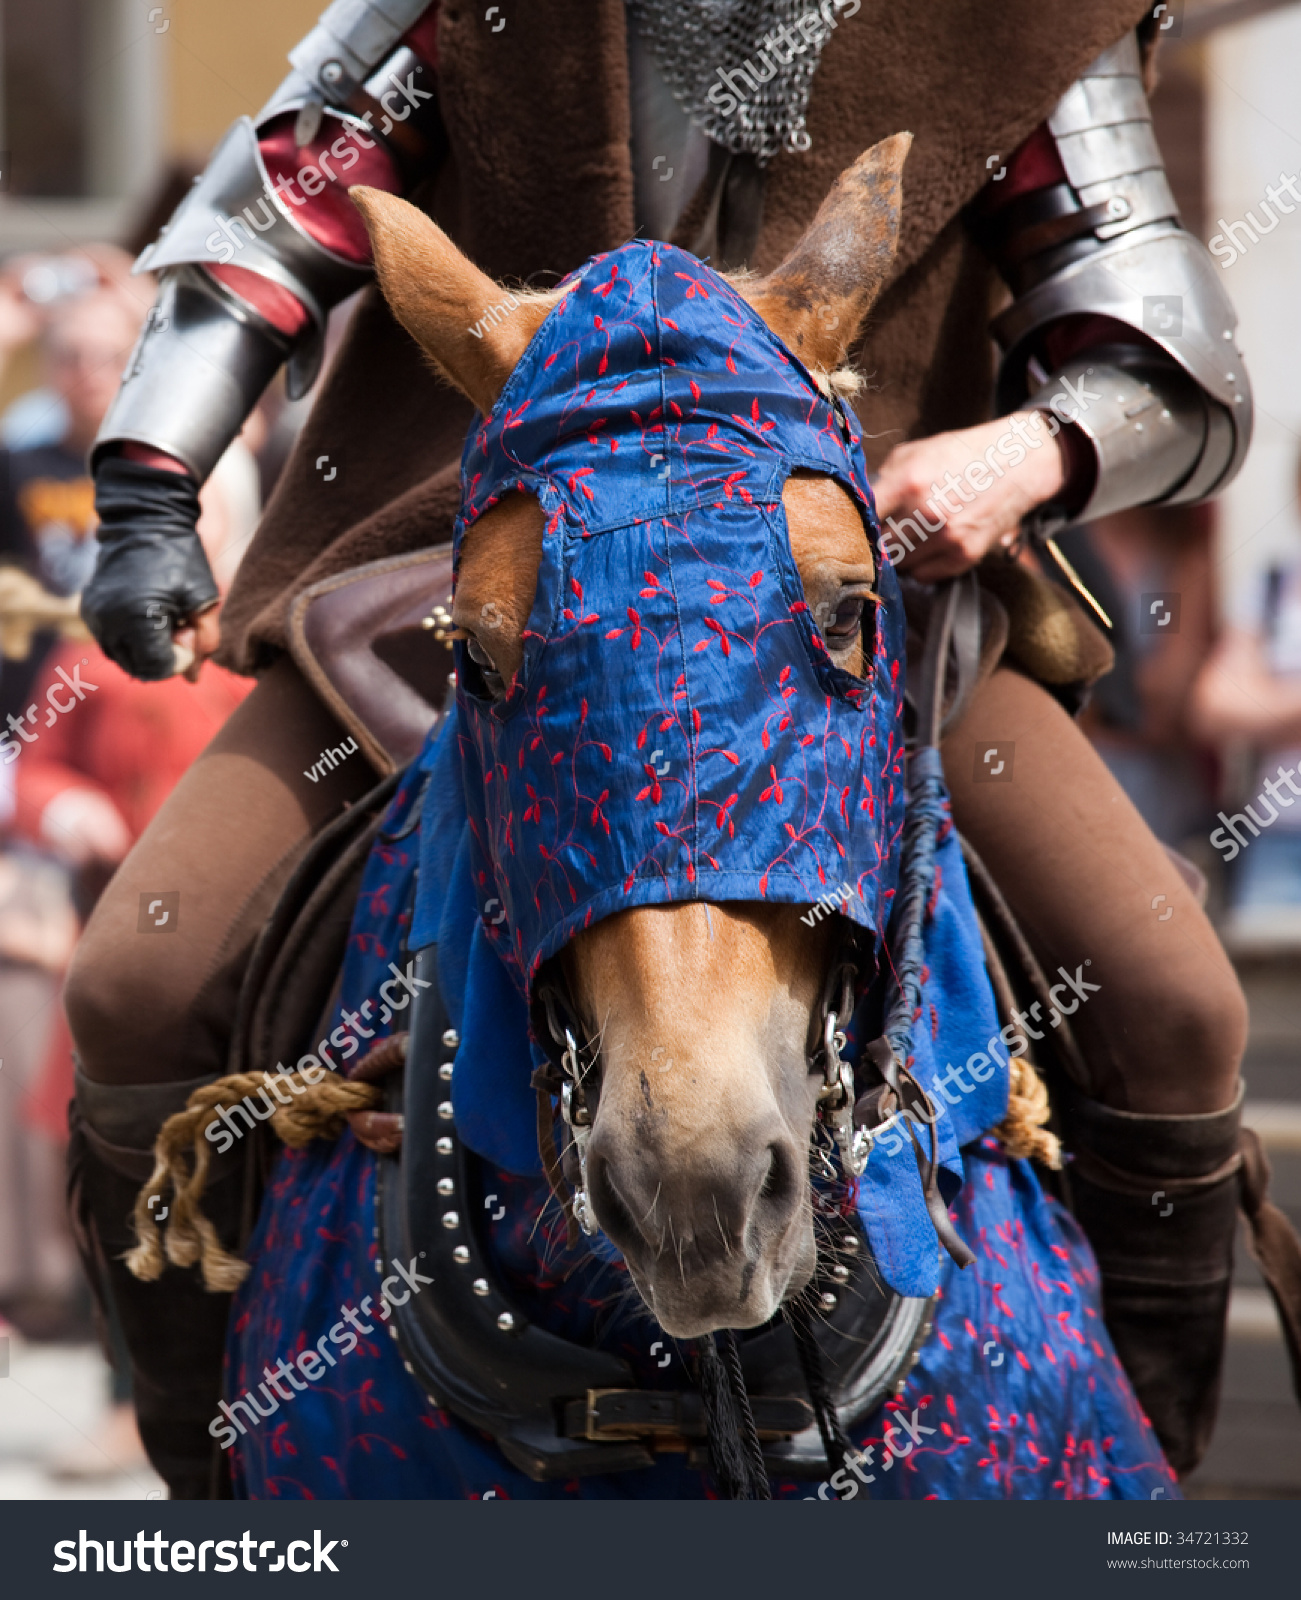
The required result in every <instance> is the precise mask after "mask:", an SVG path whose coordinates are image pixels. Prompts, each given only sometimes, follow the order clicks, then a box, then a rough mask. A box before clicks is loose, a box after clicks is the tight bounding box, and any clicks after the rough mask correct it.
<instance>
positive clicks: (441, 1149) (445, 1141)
mask: <svg viewBox="0 0 1301 1600" xmlns="http://www.w3.org/2000/svg"><path fill="white" fill-rule="evenodd" d="M434 1149H435V1150H437V1151H438V1153H439V1155H440V1156H450V1155H451V1153H452V1141H451V1140H450V1139H449V1138H448V1137H447V1135H446V1134H444V1135H443V1137H442V1138H441V1139H440V1140H439V1141H438V1143H437V1144H436V1145H435V1146H434Z"/></svg>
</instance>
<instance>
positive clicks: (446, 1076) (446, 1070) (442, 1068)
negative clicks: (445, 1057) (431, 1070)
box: [438, 1061, 452, 1083]
mask: <svg viewBox="0 0 1301 1600" xmlns="http://www.w3.org/2000/svg"><path fill="white" fill-rule="evenodd" d="M438 1076H439V1077H440V1078H441V1079H442V1080H443V1082H444V1083H450V1082H451V1078H452V1063H451V1062H450V1061H444V1062H442V1063H441V1064H440V1065H439V1068H438Z"/></svg>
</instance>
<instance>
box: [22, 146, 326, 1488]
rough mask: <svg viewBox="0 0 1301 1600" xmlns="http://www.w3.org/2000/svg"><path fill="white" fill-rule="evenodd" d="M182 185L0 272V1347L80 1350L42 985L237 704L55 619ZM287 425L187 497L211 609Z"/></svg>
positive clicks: (88, 519)
mask: <svg viewBox="0 0 1301 1600" xmlns="http://www.w3.org/2000/svg"><path fill="white" fill-rule="evenodd" d="M190 176H191V174H188V173H177V174H174V175H173V177H172V178H171V179H170V180H169V183H168V185H167V192H165V193H164V194H161V195H160V196H159V198H158V203H157V205H156V206H154V207H151V208H150V210H151V214H150V215H149V216H147V217H146V218H145V219H143V221H142V225H141V229H140V237H139V238H138V239H133V240H129V241H127V245H128V248H122V247H119V246H118V245H116V244H110V243H100V244H89V245H85V246H81V247H79V248H76V249H71V250H68V251H66V252H62V253H60V254H56V255H40V256H37V255H18V256H10V257H9V258H7V259H0V1337H3V1336H5V1335H6V1334H7V1333H9V1332H10V1331H11V1330H12V1332H13V1333H15V1334H16V1335H17V1336H18V1337H20V1338H25V1339H28V1340H34V1341H73V1342H85V1341H88V1340H90V1339H92V1338H93V1337H94V1331H93V1325H92V1307H91V1304H90V1300H89V1295H88V1292H87V1291H86V1289H85V1287H84V1285H83V1284H82V1282H81V1279H80V1273H79V1270H78V1268H77V1264H76V1258H75V1253H74V1250H73V1247H72V1243H71V1239H70V1236H69V1232H68V1225H67V1222H66V1218H65V1214H64V1204H63V1173H62V1168H63V1145H64V1141H65V1138H66V1120H67V1104H68V1101H69V1099H70V1097H71V1092H72V1054H71V1049H72V1047H71V1040H70V1038H69V1035H68V1032H67V1026H66V1023H65V1021H64V1018H63V1011H62V1006H61V1004H60V991H61V986H62V982H63V976H64V973H65V971H66V969H67V965H68V962H69V959H70V957H71V954H72V949H73V946H74V944H75V941H76V939H77V935H78V930H79V928H80V927H81V925H82V924H83V923H84V920H85V918H86V917H87V915H88V914H89V912H90V909H91V908H92V906H93V905H94V903H95V900H96V898H97V897H98V895H99V893H100V892H101V891H102V889H103V887H104V885H105V883H107V881H108V879H109V877H110V876H111V875H112V873H113V872H114V871H115V870H116V868H117V867H118V866H119V865H120V864H121V862H122V861H123V860H124V859H125V857H126V856H127V854H128V852H129V851H130V849H131V847H132V845H133V844H134V842H135V841H136V840H137V839H138V838H139V837H140V835H141V833H142V832H143V831H144V829H145V827H146V825H147V824H148V822H149V821H150V819H151V818H152V817H153V815H154V813H155V812H156V811H157V810H158V807H159V806H160V805H161V804H162V802H163V800H164V798H165V797H166V796H167V794H168V793H169V791H170V790H171V788H172V786H173V785H174V784H175V783H176V781H177V779H178V778H179V777H180V775H181V774H182V772H184V770H185V769H186V767H187V766H188V765H189V764H190V762H191V761H193V759H194V758H195V756H197V755H198V753H199V751H200V750H202V749H203V747H204V746H205V745H206V744H207V743H208V742H209V740H210V739H211V738H212V737H213V735H214V734H215V733H216V731H217V729H218V728H219V727H220V726H221V724H222V723H223V722H224V720H225V719H226V717H227V716H229V714H230V712H231V711H232V710H233V709H234V707H235V706H236V705H237V704H238V703H239V702H240V700H241V699H242V698H243V697H244V695H245V694H247V693H248V691H249V689H250V688H251V687H252V684H251V682H250V681H249V680H247V679H242V678H237V677H235V676H234V675H233V674H231V673H228V672H226V671H225V670H224V669H222V668H220V667H217V666H214V665H212V664H208V665H206V666H205V667H204V668H203V669H202V671H201V672H200V673H199V674H198V676H197V680H196V681H194V682H188V681H186V680H185V679H182V678H174V679H171V680H169V681H167V682H164V683H156V684H142V683H138V682H136V681H135V680H133V679H131V678H130V677H128V676H127V675H126V674H125V673H124V672H122V671H121V670H120V669H119V668H117V667H116V666H114V665H113V663H112V662H110V661H109V660H108V659H107V657H106V656H105V655H104V654H103V652H102V651H101V650H100V649H99V647H98V646H97V645H96V644H95V642H94V641H93V640H92V639H91V638H90V637H89V635H88V634H87V633H86V631H85V629H84V627H83V626H82V625H81V623H80V621H79V619H78V615H77V609H78V600H77V597H78V593H79V591H80V590H81V588H82V587H83V585H84V584H85V582H86V580H87V578H88V577H89V575H90V573H91V571H92V570H93V568H94V564H95V559H96V552H97V548H98V546H97V544H96V540H95V527H96V519H95V509H94V492H93V485H92V482H91V478H90V476H89V474H88V472H87V452H88V449H89V447H90V445H91V442H92V441H93V439H94V437H95V434H96V432H97V431H98V428H99V425H100V422H101V420H102V418H103V416H104V413H105V411H106V410H107V408H108V406H109V404H110V402H111V400H112V399H113V396H114V394H115V393H116V391H117V387H118V384H119V382H120V380H121V378H122V375H123V372H124V371H125V369H126V366H127V363H128V361H129V360H130V357H131V353H132V350H133V347H134V345H135V341H136V338H137V336H138V334H139V331H140V327H141V324H142V322H143V319H144V317H145V316H146V314H147V312H148V308H149V307H150V305H151V304H152V302H153V298H154V291H155V284H154V281H153V279H152V278H151V277H149V276H148V275H147V274H144V275H141V276H138V277H133V276H132V275H131V264H132V261H133V259H134V255H135V253H138V250H139V249H140V248H142V247H143V245H144V243H146V242H147V241H148V240H149V239H151V238H152V237H154V236H155V235H156V233H157V230H158V225H159V223H160V222H161V221H162V220H164V219H165V217H166V215H167V214H168V212H170V210H171V208H172V206H173V205H174V204H175V201H176V199H177V198H178V196H179V193H180V192H182V191H183V189H184V187H185V186H186V185H187V184H188V182H189V178H190ZM303 410H304V406H303V404H302V403H300V404H299V405H298V406H292V405H289V404H288V403H287V402H286V401H285V400H284V398H283V392H282V390H281V389H280V387H279V385H278V384H277V385H273V387H272V389H271V391H269V392H268V395H267V396H266V398H265V399H264V401H263V403H262V404H261V405H260V406H259V407H258V409H257V410H256V411H255V412H254V414H253V415H252V417H251V418H250V419H249V423H248V425H247V426H246V427H245V429H244V431H243V434H242V435H241V436H240V438H239V439H238V440H236V442H235V443H234V444H233V445H232V446H231V448H230V449H229V450H228V451H227V453H226V455H225V456H224V457H223V458H222V460H221V462H220V464H219V465H218V467H217V469H216V471H215V472H214V473H213V475H212V477H211V478H210V479H209V481H208V483H207V484H206V485H205V487H204V489H203V492H202V496H201V505H202V518H201V521H200V524H199V533H200V536H201V538H202V540H203V543H204V548H205V550H206V552H207V555H208V558H209V561H210V562H211V564H212V568H213V573H214V575H215V577H216V579H217V582H218V584H219V586H220V587H221V590H222V592H223V593H225V591H226V590H227V589H228V588H229V585H230V582H231V580H232V579H233V577H234V574H235V571H236V569H237V567H238V565H239V562H240V559H241V557H242V555H243V553H244V550H245V549H246V547H247V545H248V542H249V540H250V539H251V537H252V535H253V530H254V528H255V526H256V524H257V520H258V517H259V515H260V511H261V507H262V504H263V502H264V500H265V497H266V495H267V494H268V493H269V492H270V489H271V487H272V486H273V484H274V482H275V479H276V477H277V475H278V473H279V471H280V469H281V467H282V465H283V463H284V460H285V457H286V456H287V454H288V450H289V448H290V446H291V444H292V440H293V435H294V432H295V431H296V428H297V427H298V426H299V425H300V423H301V413H302V411H303ZM109 1333H110V1342H112V1330H109ZM113 1400H114V1405H113V1407H112V1409H111V1411H110V1413H109V1414H108V1419H107V1422H106V1424H105V1433H104V1436H103V1437H102V1438H99V1439H93V1440H89V1441H87V1443H86V1447H85V1448H84V1449H82V1450H79V1451H77V1452H74V1454H73V1455H71V1456H69V1457H68V1458H67V1459H66V1460H64V1461H63V1462H62V1463H61V1470H63V1471H64V1472H65V1473H66V1474H67V1475H68V1476H70V1477H75V1476H78V1475H83V1474H84V1475H95V1474H97V1473H100V1472H104V1471H111V1470H112V1468H113V1466H114V1465H116V1466H117V1467H119V1468H121V1467H123V1466H129V1465H130V1464H132V1462H134V1461H135V1460H136V1459H137V1458H138V1457H139V1446H138V1440H137V1439H136V1438H135V1437H134V1424H133V1423H132V1421H131V1412H130V1407H129V1403H128V1402H129V1394H128V1391H127V1387H126V1382H125V1379H124V1377H123V1376H122V1375H121V1374H120V1373H118V1372H115V1374H114V1394H113ZM139 1459H142V1457H139Z"/></svg>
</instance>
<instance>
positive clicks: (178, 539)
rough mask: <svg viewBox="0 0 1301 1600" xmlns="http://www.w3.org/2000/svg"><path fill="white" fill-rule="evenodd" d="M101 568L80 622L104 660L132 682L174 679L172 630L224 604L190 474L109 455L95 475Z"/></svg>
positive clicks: (84, 601)
mask: <svg viewBox="0 0 1301 1600" xmlns="http://www.w3.org/2000/svg"><path fill="white" fill-rule="evenodd" d="M95 510H96V511H97V512H98V514H99V532H98V534H97V538H98V539H99V542H100V545H101V547H102V548H101V550H100V555H99V561H98V562H97V564H96V566H95V571H94V573H93V575H92V576H91V580H90V582H89V583H88V584H87V585H86V587H85V589H84V590H83V591H82V595H81V615H82V618H83V620H84V621H85V623H86V626H87V627H88V628H89V629H90V631H91V632H92V633H93V634H94V635H95V638H96V639H97V640H98V641H99V643H100V646H101V648H102V649H103V651H104V653H105V655H107V656H108V657H109V658H110V659H111V660H113V661H115V662H116V663H117V665H118V666H119V667H121V668H122V669H123V671H125V672H129V673H130V674H131V676H132V677H133V678H143V679H145V680H150V679H157V678H170V677H171V676H172V674H173V673H174V672H175V670H176V664H175V656H174V654H173V651H172V630H173V629H174V628H176V627H178V626H179V625H180V624H181V623H182V622H187V621H190V620H192V619H193V618H194V617H196V616H197V615H198V614H199V612H201V611H206V610H207V608H208V607H209V606H210V605H211V604H212V603H213V601H214V600H216V599H217V598H218V591H217V585H216V582H215V581H214V579H213V576H212V568H211V567H210V566H209V565H208V558H207V556H206V555H205V554H204V550H203V545H202V544H201V543H200V542H199V536H198V534H197V533H196V532H195V531H194V529H195V524H196V523H197V522H198V520H199V488H198V485H197V484H196V483H195V481H194V479H193V478H191V477H190V475H189V473H184V472H168V471H166V470H165V469H164V468H162V467H147V466H145V465H144V464H143V463H142V462H139V461H126V460H124V459H123V458H122V457H121V456H109V457H107V458H106V459H105V460H103V461H101V462H100V463H99V465H98V467H97V468H96V470H95Z"/></svg>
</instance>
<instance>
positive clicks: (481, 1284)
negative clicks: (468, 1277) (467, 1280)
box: [471, 1278, 489, 1299]
mask: <svg viewBox="0 0 1301 1600" xmlns="http://www.w3.org/2000/svg"><path fill="white" fill-rule="evenodd" d="M471 1287H472V1288H473V1289H474V1292H475V1294H477V1295H478V1296H479V1298H480V1299H482V1298H483V1297H484V1295H486V1294H488V1293H489V1285H488V1280H487V1278H476V1279H475V1280H474V1283H473V1284H472V1285H471Z"/></svg>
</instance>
